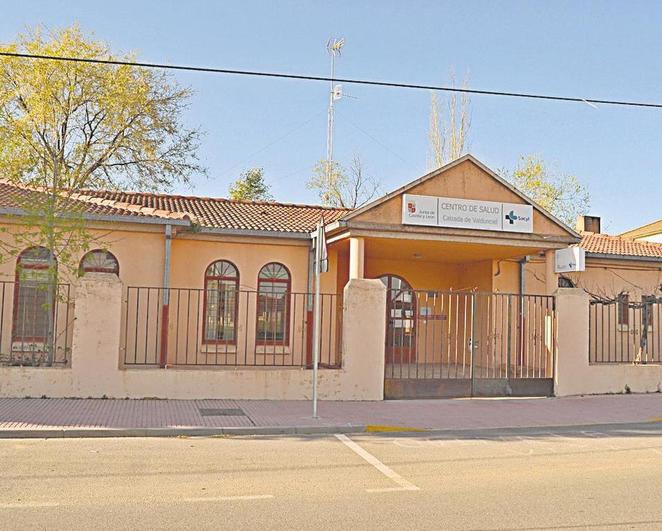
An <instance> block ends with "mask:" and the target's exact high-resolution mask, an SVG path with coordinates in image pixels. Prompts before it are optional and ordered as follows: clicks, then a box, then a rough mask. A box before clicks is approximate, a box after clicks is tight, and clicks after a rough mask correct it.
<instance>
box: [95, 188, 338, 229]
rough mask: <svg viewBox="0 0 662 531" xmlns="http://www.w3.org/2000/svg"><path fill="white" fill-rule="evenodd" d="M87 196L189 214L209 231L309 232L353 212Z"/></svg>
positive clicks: (270, 204) (187, 199)
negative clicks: (322, 223)
mask: <svg viewBox="0 0 662 531" xmlns="http://www.w3.org/2000/svg"><path fill="white" fill-rule="evenodd" d="M83 193H84V194H85V195H86V196H89V197H94V198H98V199H104V200H107V201H112V204H114V205H115V206H117V207H121V208H129V207H142V208H152V209H156V210H157V211H161V212H171V213H175V214H180V215H183V214H187V215H188V216H189V217H190V218H191V220H192V221H193V222H194V223H196V224H197V225H199V226H201V227H205V228H221V229H239V230H257V231H276V232H292V233H307V232H311V231H312V230H314V229H315V226H316V225H317V223H318V221H319V220H320V217H323V218H324V221H325V223H332V222H334V221H337V220H339V219H340V218H342V217H343V216H344V215H346V214H347V213H348V212H350V210H349V209H344V208H329V207H323V206H317V205H297V204H288V203H276V202H272V201H235V200H231V199H222V198H213V197H195V196H183V195H168V194H150V193H141V192H113V191H85V192H83Z"/></svg>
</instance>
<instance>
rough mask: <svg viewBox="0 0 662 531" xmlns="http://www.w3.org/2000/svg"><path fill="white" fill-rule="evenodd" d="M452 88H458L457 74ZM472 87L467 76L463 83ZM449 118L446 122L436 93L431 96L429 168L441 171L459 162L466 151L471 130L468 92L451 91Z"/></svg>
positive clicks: (452, 79) (453, 78) (452, 76)
mask: <svg viewBox="0 0 662 531" xmlns="http://www.w3.org/2000/svg"><path fill="white" fill-rule="evenodd" d="M451 86H452V87H453V88H456V83H455V74H451ZM468 87H469V80H468V77H465V78H464V81H463V82H462V87H461V88H463V89H466V88H468ZM447 113H448V116H447V118H446V119H444V116H443V113H442V112H441V110H440V105H439V98H438V96H437V93H436V92H433V93H432V95H431V96H430V129H429V132H428V139H429V142H430V156H429V166H430V167H431V168H432V169H434V168H439V167H441V166H443V165H444V164H446V163H448V162H451V161H453V160H455V159H459V158H460V157H461V156H462V155H464V153H465V152H466V148H467V141H468V136H469V130H470V129H471V98H470V96H469V94H467V93H466V92H459V93H458V92H451V93H450V95H449V96H448V107H447Z"/></svg>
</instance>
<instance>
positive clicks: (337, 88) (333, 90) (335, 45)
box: [326, 37, 345, 182]
mask: <svg viewBox="0 0 662 531" xmlns="http://www.w3.org/2000/svg"><path fill="white" fill-rule="evenodd" d="M344 44H345V38H344V37H343V38H340V39H334V38H333V37H331V38H330V39H329V40H328V41H327V43H326V50H327V51H328V52H329V55H330V56H331V87H330V91H329V113H328V119H327V129H326V178H327V180H328V181H329V182H330V181H331V171H332V169H331V165H332V164H333V118H334V110H333V105H334V103H335V101H336V100H339V99H340V98H342V85H339V84H338V85H336V84H335V83H334V81H333V80H334V78H335V75H336V57H338V56H340V55H341V52H342V47H343V46H344Z"/></svg>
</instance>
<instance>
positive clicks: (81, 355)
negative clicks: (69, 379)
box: [71, 273, 122, 397]
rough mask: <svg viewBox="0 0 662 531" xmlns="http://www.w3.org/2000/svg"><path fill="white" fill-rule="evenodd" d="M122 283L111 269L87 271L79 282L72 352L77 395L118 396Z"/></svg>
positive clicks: (74, 383)
mask: <svg viewBox="0 0 662 531" xmlns="http://www.w3.org/2000/svg"><path fill="white" fill-rule="evenodd" d="M121 313H122V283H121V281H120V279H119V278H117V276H116V275H113V274H110V273H87V274H86V275H85V276H84V277H82V278H81V279H80V280H79V281H78V284H77V286H76V300H75V308H74V317H75V319H74V333H73V345H72V356H71V369H72V372H73V386H74V392H75V396H79V397H88V396H92V397H101V396H104V395H106V396H109V397H110V396H117V392H118V389H119V383H120V380H119V349H120V333H121Z"/></svg>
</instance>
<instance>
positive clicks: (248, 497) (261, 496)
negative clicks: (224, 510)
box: [183, 494, 274, 503]
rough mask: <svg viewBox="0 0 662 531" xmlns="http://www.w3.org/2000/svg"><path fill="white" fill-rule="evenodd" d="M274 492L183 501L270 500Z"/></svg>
mask: <svg viewBox="0 0 662 531" xmlns="http://www.w3.org/2000/svg"><path fill="white" fill-rule="evenodd" d="M273 497H274V495H273V494H247V495H245V496H216V497H206V498H184V500H183V501H185V502H191V503H197V502H218V501H234V500H268V499H271V498H273Z"/></svg>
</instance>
